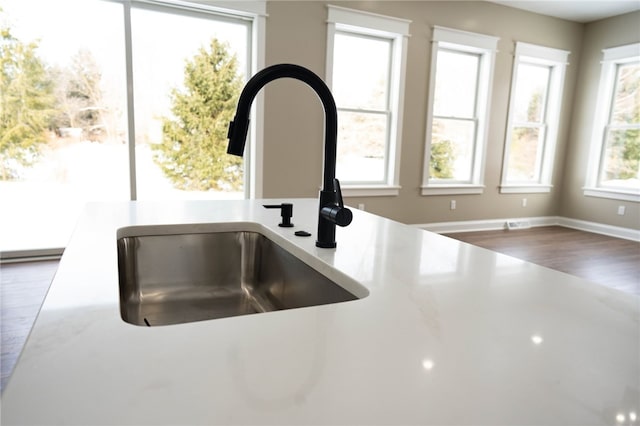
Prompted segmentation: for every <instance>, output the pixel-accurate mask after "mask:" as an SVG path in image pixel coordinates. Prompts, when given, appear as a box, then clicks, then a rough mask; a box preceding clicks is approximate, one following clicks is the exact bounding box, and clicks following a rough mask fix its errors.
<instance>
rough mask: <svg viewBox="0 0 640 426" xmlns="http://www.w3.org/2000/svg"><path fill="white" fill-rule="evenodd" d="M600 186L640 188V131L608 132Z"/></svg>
mask: <svg viewBox="0 0 640 426" xmlns="http://www.w3.org/2000/svg"><path fill="white" fill-rule="evenodd" d="M600 185H602V186H608V187H618V188H629V189H631V188H635V189H638V188H640V129H626V130H612V131H609V132H608V134H607V140H606V145H605V151H604V158H603V162H602V170H601V172H600Z"/></svg>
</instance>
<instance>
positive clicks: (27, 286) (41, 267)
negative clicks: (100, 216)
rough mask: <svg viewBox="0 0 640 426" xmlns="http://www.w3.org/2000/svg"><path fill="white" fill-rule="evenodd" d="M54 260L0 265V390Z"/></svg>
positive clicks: (41, 297)
mask: <svg viewBox="0 0 640 426" xmlns="http://www.w3.org/2000/svg"><path fill="white" fill-rule="evenodd" d="M58 263H59V262H58V261H57V260H47V261H40V262H28V263H8V264H1V265H0V286H1V287H0V289H1V292H0V294H1V297H2V300H1V302H2V303H1V306H2V314H1V321H2V322H1V326H0V329H1V331H2V340H1V344H2V346H1V347H2V353H1V355H0V372H1V380H0V389H4V388H5V385H6V383H7V380H8V379H9V376H10V375H11V372H12V371H13V367H14V365H15V363H16V361H17V360H18V356H19V355H20V351H22V347H23V346H24V343H25V341H26V340H27V337H28V336H29V332H30V331H31V327H33V323H34V321H35V319H36V316H37V315H38V311H39V310H40V306H41V305H42V302H43V301H44V297H45V296H46V294H47V291H48V290H49V285H50V284H51V280H52V279H53V276H54V275H55V273H56V270H57V269H58Z"/></svg>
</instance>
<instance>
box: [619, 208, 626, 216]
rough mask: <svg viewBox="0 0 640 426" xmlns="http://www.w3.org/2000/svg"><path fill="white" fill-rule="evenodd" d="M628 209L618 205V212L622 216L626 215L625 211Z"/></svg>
mask: <svg viewBox="0 0 640 426" xmlns="http://www.w3.org/2000/svg"><path fill="white" fill-rule="evenodd" d="M625 210H626V207H625V206H618V214H619V215H620V216H624V211H625Z"/></svg>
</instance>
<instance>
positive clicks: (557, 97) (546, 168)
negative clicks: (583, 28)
mask: <svg viewBox="0 0 640 426" xmlns="http://www.w3.org/2000/svg"><path fill="white" fill-rule="evenodd" d="M570 53H571V52H569V51H566V50H561V49H555V48H551V47H545V46H539V45H535V44H529V43H523V42H516V48H515V55H514V60H513V73H512V78H511V96H510V100H509V114H508V118H507V131H506V135H505V145H504V158H503V163H502V179H501V183H500V192H501V193H546V192H551V188H552V187H553V185H552V184H551V179H552V177H553V176H552V175H553V164H554V160H555V152H556V144H557V138H558V125H559V122H560V110H561V106H562V94H563V92H564V77H565V73H566V67H567V65H568V62H567V60H568V57H569V54H570ZM520 64H526V65H540V66H544V67H548V68H549V71H550V73H549V81H548V86H547V93H546V96H545V106H544V112H543V117H542V122H541V123H540V124H541V125H540V129H541V131H542V132H543V137H542V146H541V147H540V149H539V152H538V156H539V158H538V159H537V161H536V162H537V164H538V166H539V170H538V171H537V175H538V179H537V181H535V182H534V181H526V182H519V181H508V173H507V172H508V167H509V151H510V146H511V135H512V134H513V128H514V127H518V126H519V125H520V124H521V123H517V122H516V121H515V118H514V114H515V107H514V105H515V96H516V89H515V88H516V83H517V81H518V67H519V65H520Z"/></svg>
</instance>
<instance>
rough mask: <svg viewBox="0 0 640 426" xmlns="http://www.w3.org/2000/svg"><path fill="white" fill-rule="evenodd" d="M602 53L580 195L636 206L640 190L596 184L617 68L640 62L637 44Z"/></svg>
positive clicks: (638, 44) (636, 125)
mask: <svg viewBox="0 0 640 426" xmlns="http://www.w3.org/2000/svg"><path fill="white" fill-rule="evenodd" d="M602 53H603V57H602V68H601V72H600V83H599V85H598V98H597V103H596V110H595V115H594V121H593V128H592V134H591V146H590V151H589V163H588V166H587V176H586V180H585V186H584V187H583V191H584V195H585V196H590V197H599V198H609V199H615V200H622V201H634V202H640V187H637V186H636V187H635V188H634V187H628V188H621V187H608V186H603V185H602V184H601V183H600V182H599V176H600V168H601V167H602V163H603V157H604V154H605V152H604V147H605V137H606V133H607V130H608V127H609V126H610V123H609V119H610V116H611V113H612V107H613V101H614V96H615V93H614V91H615V84H616V78H617V71H618V67H619V66H621V65H625V64H630V63H633V62H638V61H640V43H633V44H628V45H624V46H618V47H612V48H608V49H603V50H602ZM630 127H631V128H634V129H635V128H640V125H638V124H637V123H636V124H635V125H632V126H630ZM639 178H640V176H639Z"/></svg>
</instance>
